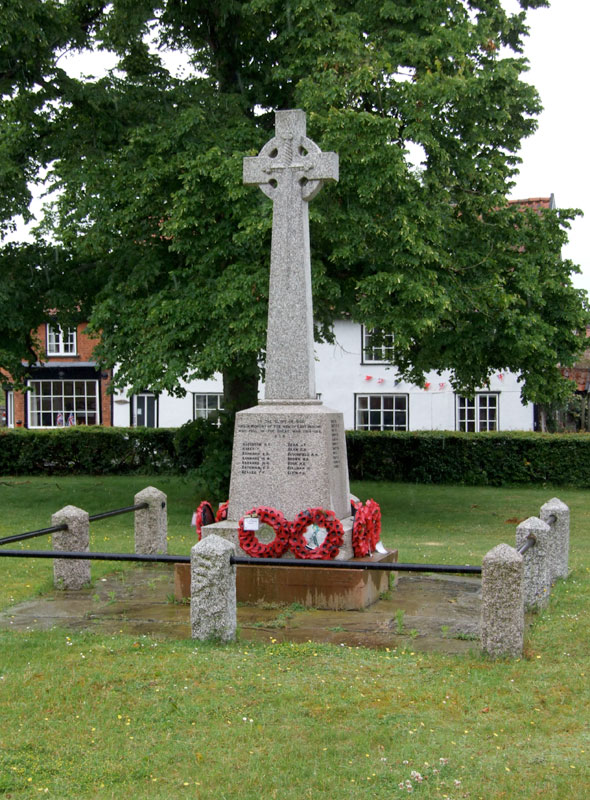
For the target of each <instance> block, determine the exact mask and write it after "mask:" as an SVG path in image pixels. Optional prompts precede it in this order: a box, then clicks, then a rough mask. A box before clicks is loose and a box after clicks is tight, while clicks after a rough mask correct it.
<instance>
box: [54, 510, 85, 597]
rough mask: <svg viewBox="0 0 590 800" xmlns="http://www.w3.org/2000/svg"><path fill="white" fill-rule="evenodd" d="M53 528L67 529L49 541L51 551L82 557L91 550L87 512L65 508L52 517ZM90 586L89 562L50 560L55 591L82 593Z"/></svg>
mask: <svg viewBox="0 0 590 800" xmlns="http://www.w3.org/2000/svg"><path fill="white" fill-rule="evenodd" d="M51 524H52V526H53V525H63V524H65V525H67V526H68V527H67V529H66V530H65V531H55V533H53V534H52V537H51V546H52V549H53V550H69V551H71V552H79V553H84V552H88V551H89V550H90V530H89V527H90V526H89V521H88V512H87V511H84V510H83V509H81V508H76V506H65V507H64V508H62V509H60V510H59V511H56V512H55V514H53V516H52V517H51ZM89 582H90V561H83V560H82V559H77V558H68V559H65V558H54V559H53V584H54V586H55V587H56V588H58V589H81V588H82V587H83V586H86V584H88V583H89Z"/></svg>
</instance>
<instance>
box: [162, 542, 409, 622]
mask: <svg viewBox="0 0 590 800" xmlns="http://www.w3.org/2000/svg"><path fill="white" fill-rule="evenodd" d="M352 560H353V561H358V562H364V561H367V562H370V563H380V562H384V563H392V562H395V561H397V550H388V551H387V552H386V553H374V554H373V555H372V556H367V557H366V558H355V559H352ZM390 574H392V573H391V572H390V571H389V570H383V571H381V570H360V569H346V568H344V567H334V568H332V569H330V567H325V568H318V567H306V566H301V567H265V566H260V567H257V566H255V565H252V566H250V565H245V564H240V565H238V566H237V568H236V599H237V601H238V602H239V603H284V604H286V605H290V604H291V603H299V604H301V605H302V606H305V607H306V608H322V609H330V610H333V611H354V610H360V609H362V608H368V606H370V605H372V604H373V603H375V602H376V601H377V600H378V599H379V597H380V595H382V594H383V593H384V592H386V591H387V590H388V588H389V575H390ZM393 574H394V575H397V573H395V572H394V573H393ZM190 581H191V578H190V564H175V565H174V597H175V599H176V600H177V601H179V602H181V601H183V600H186V599H188V598H190Z"/></svg>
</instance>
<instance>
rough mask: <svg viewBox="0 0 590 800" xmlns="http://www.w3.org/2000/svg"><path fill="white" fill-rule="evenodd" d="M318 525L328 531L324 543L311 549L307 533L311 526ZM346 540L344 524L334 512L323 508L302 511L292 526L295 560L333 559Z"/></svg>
mask: <svg viewBox="0 0 590 800" xmlns="http://www.w3.org/2000/svg"><path fill="white" fill-rule="evenodd" d="M314 524H315V525H317V526H318V527H320V528H325V529H326V531H327V534H326V538H325V539H324V541H323V542H322V543H321V544H320V545H318V546H317V547H314V548H313V549H309V546H308V544H307V539H306V538H305V535H304V534H305V531H306V530H307V528H308V527H309V526H310V525H314ZM343 540H344V530H343V528H342V523H341V522H340V520H339V519H338V517H337V516H336V514H334V512H333V511H326V510H325V509H323V508H306V509H305V511H300V512H299V514H297V516H296V517H295V519H294V521H293V523H292V525H291V541H290V544H289V547H290V549H291V550H292V551H293V554H294V555H295V558H308V559H325V560H329V559H333V558H336V556H337V555H338V551H339V550H340V548H341V547H342V542H343Z"/></svg>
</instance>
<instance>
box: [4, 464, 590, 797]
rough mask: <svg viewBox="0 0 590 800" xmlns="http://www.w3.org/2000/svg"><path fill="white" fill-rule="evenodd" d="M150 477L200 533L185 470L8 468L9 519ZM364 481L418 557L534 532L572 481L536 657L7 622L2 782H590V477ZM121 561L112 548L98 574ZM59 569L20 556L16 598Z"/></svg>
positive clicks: (302, 792)
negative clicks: (579, 482)
mask: <svg viewBox="0 0 590 800" xmlns="http://www.w3.org/2000/svg"><path fill="white" fill-rule="evenodd" d="M150 484H151V485H154V486H157V487H158V488H160V489H162V490H163V491H164V492H166V493H167V495H168V510H169V537H170V542H169V552H171V553H188V552H189V549H190V546H191V545H192V543H193V539H194V530H193V529H192V528H190V519H191V515H192V511H193V510H194V507H195V505H196V503H197V502H198V501H199V500H200V499H201V498H199V497H197V496H196V495H195V494H194V491H193V490H192V487H191V485H190V484H189V483H187V482H183V481H182V480H181V479H179V478H167V477H166V478H161V477H153V478H145V477H132V478H127V477H116V478H111V477H107V478H100V477H97V478H94V477H79V478H77V477H74V478H59V477H58V478H48V477H45V478H11V477H7V478H0V508H1V509H2V514H1V515H0V536H7V535H9V534H12V533H16V532H19V531H24V530H30V529H33V528H39V527H45V526H47V525H50V519H51V514H52V513H53V512H54V511H56V510H58V509H59V508H61V507H62V506H64V505H68V504H73V505H78V506H80V507H82V508H84V509H86V510H87V511H88V512H89V513H90V514H94V513H98V512H100V511H105V510H108V509H111V508H117V507H121V506H126V505H130V504H131V503H132V501H133V495H134V494H135V493H136V492H137V491H139V490H140V489H142V488H144V487H145V486H147V485H150ZM352 489H353V491H354V492H355V494H357V495H358V496H359V497H360V498H361V499H363V500H364V499H366V498H368V497H370V496H372V497H374V498H375V499H376V500H377V501H378V502H379V503H380V504H381V507H382V510H383V517H384V530H383V539H384V541H385V544H386V545H388V546H390V547H397V548H398V549H399V556H400V560H402V561H427V562H440V563H472V564H479V563H481V559H482V557H483V555H484V554H485V553H486V552H487V551H488V550H489V549H490V548H491V547H493V546H494V545H496V544H497V543H498V542H501V541H506V542H508V543H510V544H513V543H514V530H515V525H516V521H520V520H521V519H524V518H526V517H528V516H531V515H538V513H539V507H540V506H541V505H542V503H544V502H545V501H546V500H548V499H550V498H551V497H552V496H555V495H557V496H558V497H559V498H560V499H561V500H563V501H564V502H566V503H567V504H568V505H569V506H570V509H571V514H572V533H571V550H570V566H571V569H572V574H571V577H570V578H569V579H568V580H567V581H561V582H559V583H558V584H557V585H556V587H555V588H554V590H553V593H552V598H551V603H550V606H549V608H548V609H547V610H546V611H545V612H543V613H542V614H540V615H538V616H537V617H536V619H535V622H534V624H533V627H532V629H531V630H530V631H529V633H528V635H527V639H526V646H525V657H524V658H523V659H522V660H519V661H514V662H510V661H500V662H493V661H490V660H488V659H487V658H485V657H483V656H482V655H480V654H479V652H477V651H475V650H474V651H473V652H471V653H470V654H468V655H461V656H449V655H442V654H437V653H418V652H413V651H412V650H410V649H404V650H397V651H395V650H392V651H391V652H386V651H372V650H368V649H364V648H348V647H335V646H331V645H319V644H315V643H313V642H307V643H304V644H291V643H288V642H286V643H277V642H273V641H272V640H270V639H269V642H268V644H252V643H248V645H246V644H245V643H244V642H240V641H239V640H238V642H236V643H235V644H231V645H228V646H217V645H213V644H201V643H195V642H192V641H186V640H185V641H178V642H171V641H163V640H158V639H157V638H151V637H141V638H139V639H134V638H133V637H130V636H123V635H121V636H103V635H99V634H94V633H84V634H78V633H72V632H68V631H64V630H59V629H55V630H53V631H50V632H49V633H40V632H34V631H29V632H23V633H17V632H12V631H1V632H0V720H1V724H0V796H4V797H10V798H34V797H43V796H49V797H54V798H60V800H61V799H62V798H64V799H65V798H76V800H86V798H115V797H116V798H119V797H120V796H121V794H122V793H126V794H128V795H129V796H130V797H137V798H148V799H150V800H151V799H152V798H154V799H155V798H177V797H180V798H182V797H187V798H216V799H218V800H222V799H224V798H232V799H233V798H240V800H242V799H243V800H255V799H256V800H258V798H277V799H278V800H300V799H302V798H324V799H325V800H339V798H344V799H346V800H348V799H349V798H359V797H360V798H362V797H367V798H369V797H370V798H375V800H391V798H398V797H403V796H407V795H408V794H409V791H408V787H409V788H411V789H412V795H413V796H415V797H417V798H443V799H444V798H447V799H449V798H452V800H457V799H458V798H467V797H468V798H485V800H488V798H518V799H519V800H521V798H537V797H540V798H579V799H580V800H582V798H587V797H588V796H589V795H590V767H589V764H590V759H589V757H588V756H589V753H590V713H589V712H590V702H589V700H590V689H589V681H588V676H589V674H590V663H589V658H588V657H589V655H590V624H589V619H588V611H589V607H590V603H589V596H590V592H589V589H590V570H589V567H590V559H589V558H588V555H587V554H588V553H589V552H590V525H589V516H590V507H589V506H590V504H589V503H588V495H587V492H584V491H577V490H562V489H557V490H556V489H551V488H547V489H542V488H541V489H539V488H534V489H526V488H518V489H492V488H471V487H448V486H446V487H441V486H435V487H429V486H418V485H407V484H368V483H363V484H355V485H354V486H353V487H352ZM91 538H92V541H91V549H94V550H99V549H100V550H112V551H115V552H118V551H131V550H132V549H133V519H132V515H125V516H120V517H115V518H112V519H108V520H102V521H100V522H96V523H93V524H92V526H91ZM49 544H50V543H49V541H48V537H47V539H45V538H44V539H34V540H29V541H27V542H24V543H22V545H21V546H22V547H23V548H28V549H42V548H44V547H49ZM10 547H18V545H11V546H10ZM119 566H120V565H117V568H119ZM112 568H113V566H112V565H109V564H108V563H104V562H93V564H92V574H93V579H96V578H99V577H100V576H101V575H103V574H104V573H105V572H107V571H110V570H111V569H112ZM126 568H128V569H133V566H128V567H126ZM50 580H51V562H49V561H44V560H38V561H37V560H32V559H31V560H29V559H23V560H22V561H21V560H17V559H0V607H1V608H6V607H8V606H10V605H12V604H13V603H15V602H18V601H20V600H23V599H25V598H27V597H30V596H32V595H34V594H35V593H38V592H44V591H46V590H47V589H48V588H49V586H50V585H51V584H50Z"/></svg>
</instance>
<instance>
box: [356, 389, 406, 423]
mask: <svg viewBox="0 0 590 800" xmlns="http://www.w3.org/2000/svg"><path fill="white" fill-rule="evenodd" d="M390 406H391V407H390ZM401 415H403V423H402V422H401V421H400V419H401ZM409 424H410V400H409V395H407V394H389V393H388V394H356V395H355V397H354V428H355V430H357V431H407V430H409V429H410V428H409Z"/></svg>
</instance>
